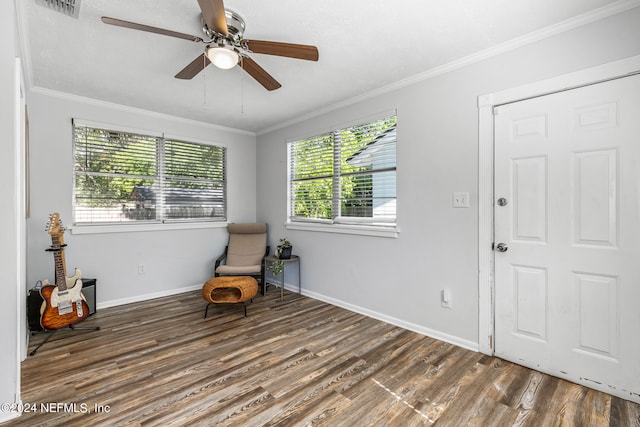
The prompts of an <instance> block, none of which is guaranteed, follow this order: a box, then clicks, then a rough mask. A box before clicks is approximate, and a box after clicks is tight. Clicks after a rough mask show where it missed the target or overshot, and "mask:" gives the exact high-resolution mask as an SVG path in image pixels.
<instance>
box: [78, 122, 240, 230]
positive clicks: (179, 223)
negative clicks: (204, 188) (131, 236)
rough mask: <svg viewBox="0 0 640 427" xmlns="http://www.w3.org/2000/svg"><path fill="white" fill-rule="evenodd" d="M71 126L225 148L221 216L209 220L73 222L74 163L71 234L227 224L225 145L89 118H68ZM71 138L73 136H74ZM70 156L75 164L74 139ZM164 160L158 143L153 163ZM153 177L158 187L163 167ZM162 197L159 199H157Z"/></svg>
mask: <svg viewBox="0 0 640 427" xmlns="http://www.w3.org/2000/svg"><path fill="white" fill-rule="evenodd" d="M74 126H86V127H89V128H95V129H101V130H110V131H113V132H121V133H133V134H138V135H144V136H147V137H151V138H157V139H161V140H164V141H178V142H185V143H194V144H199V145H209V146H213V147H217V148H221V149H223V150H224V151H225V153H224V159H223V162H224V164H223V165H222V166H223V168H224V175H225V176H224V189H223V195H224V215H223V217H216V218H213V219H201V218H186V219H168V218H163V217H161V218H159V219H155V220H148V221H144V220H136V221H130V222H128V221H127V222H118V221H113V222H108V221H107V222H81V223H75V199H76V194H75V193H76V171H75V165H74V170H73V171H72V175H73V180H72V181H73V183H72V212H73V213H74V214H73V218H74V224H73V226H71V227H69V229H70V231H71V233H72V234H99V233H120V232H134V231H135V232H137V231H158V230H183V229H203V228H223V227H226V226H227V208H228V194H227V176H226V175H227V164H228V162H227V160H228V159H227V152H226V150H227V146H226V144H221V143H213V142H211V141H205V140H200V139H198V138H193V137H182V136H178V135H172V134H165V133H164V132H158V131H152V130H146V129H145V130H140V129H135V128H131V127H126V126H119V125H113V124H106V123H99V122H94V121H90V120H84V119H72V129H73V127H74ZM74 138H75V136H74ZM72 155H73V156H74V162H73V163H74V164H75V141H74V149H73V150H72ZM162 161H164V144H163V143H160V144H159V153H158V159H157V160H156V162H157V164H159V163H161V162H162ZM156 179H157V180H159V182H160V183H161V184H160V187H162V186H163V181H164V167H159V173H158V175H157V176H156ZM160 199H162V198H160ZM161 204H162V202H161V201H159V205H158V207H157V209H161V207H162V206H161Z"/></svg>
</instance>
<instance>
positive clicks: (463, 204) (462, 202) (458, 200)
mask: <svg viewBox="0 0 640 427" xmlns="http://www.w3.org/2000/svg"><path fill="white" fill-rule="evenodd" d="M453 207H454V208H468V207H469V193H466V192H456V193H453Z"/></svg>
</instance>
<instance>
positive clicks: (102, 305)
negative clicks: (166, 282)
mask: <svg viewBox="0 0 640 427" xmlns="http://www.w3.org/2000/svg"><path fill="white" fill-rule="evenodd" d="M198 289H202V283H200V284H197V285H191V286H186V287H184V288H175V289H167V290H165V291H160V292H154V293H152V294H143V295H136V296H134V297H129V298H122V299H114V300H110V301H103V302H100V303H97V304H96V310H99V309H102V308H109V307H115V306H118V305H124V304H131V303H133V302H140V301H147V300H150V299H156V298H162V297H168V296H171V295H176V294H183V293H185V292H191V291H195V290H198Z"/></svg>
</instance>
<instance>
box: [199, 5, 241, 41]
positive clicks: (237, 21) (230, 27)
mask: <svg viewBox="0 0 640 427" xmlns="http://www.w3.org/2000/svg"><path fill="white" fill-rule="evenodd" d="M224 16H225V18H226V19H227V33H228V34H227V36H226V37H225V36H224V35H223V34H220V33H217V32H216V31H215V30H213V29H211V28H209V27H208V26H207V24H206V23H205V20H204V16H203V17H202V18H201V19H202V31H204V33H205V34H206V35H207V37H209V38H210V39H211V40H215V41H216V42H218V40H219V39H221V38H224V39H227V40H229V41H230V42H231V43H232V44H238V43H240V40H242V37H243V36H244V30H245V28H246V24H245V22H244V19H242V17H241V16H240V15H238V14H237V13H236V12H234V11H232V10H230V9H225V11H224ZM223 43H224V42H223Z"/></svg>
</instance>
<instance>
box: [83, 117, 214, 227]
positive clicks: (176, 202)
mask: <svg viewBox="0 0 640 427" xmlns="http://www.w3.org/2000/svg"><path fill="white" fill-rule="evenodd" d="M73 132H74V158H75V164H74V179H75V182H74V222H75V223H113V222H119V223H122V222H136V221H154V222H163V221H168V220H182V221H196V220H200V221H201V220H223V219H225V216H226V184H225V176H226V169H225V168H226V159H225V157H226V149H225V148H224V147H218V146H212V145H205V144H196V143H192V142H185V141H176V140H169V139H164V138H162V137H159V136H149V135H141V134H135V133H130V132H120V131H116V130H108V129H100V128H96V127H91V126H86V125H82V124H78V123H74V125H73Z"/></svg>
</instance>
